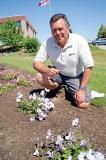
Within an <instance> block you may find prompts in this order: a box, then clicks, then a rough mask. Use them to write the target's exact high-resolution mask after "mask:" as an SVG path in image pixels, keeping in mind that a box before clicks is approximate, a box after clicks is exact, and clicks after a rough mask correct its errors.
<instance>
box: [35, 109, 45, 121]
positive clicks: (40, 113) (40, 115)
mask: <svg viewBox="0 0 106 160" xmlns="http://www.w3.org/2000/svg"><path fill="white" fill-rule="evenodd" d="M37 114H38V116H37V117H38V119H39V120H40V121H43V120H44V119H45V118H46V117H47V115H46V113H44V112H43V111H42V110H41V109H40V108H37Z"/></svg>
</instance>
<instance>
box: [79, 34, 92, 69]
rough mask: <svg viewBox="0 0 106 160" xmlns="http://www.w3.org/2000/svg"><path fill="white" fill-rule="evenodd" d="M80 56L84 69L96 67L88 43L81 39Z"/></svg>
mask: <svg viewBox="0 0 106 160" xmlns="http://www.w3.org/2000/svg"><path fill="white" fill-rule="evenodd" d="M79 56H80V60H81V62H82V63H83V65H84V68H88V67H92V66H94V61H93V58H92V54H91V50H90V48H89V45H88V42H87V41H86V40H85V39H84V38H83V37H81V39H80V41H79Z"/></svg>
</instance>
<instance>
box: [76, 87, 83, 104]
mask: <svg viewBox="0 0 106 160" xmlns="http://www.w3.org/2000/svg"><path fill="white" fill-rule="evenodd" d="M75 99H76V102H77V103H78V104H81V103H83V102H85V91H83V90H80V89H79V90H78V91H77V92H76V94H75Z"/></svg>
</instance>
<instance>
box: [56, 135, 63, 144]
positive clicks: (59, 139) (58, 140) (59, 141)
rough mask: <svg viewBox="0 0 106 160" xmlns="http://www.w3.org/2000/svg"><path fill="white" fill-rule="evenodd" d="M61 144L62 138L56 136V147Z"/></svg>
mask: <svg viewBox="0 0 106 160" xmlns="http://www.w3.org/2000/svg"><path fill="white" fill-rule="evenodd" d="M62 143H63V138H62V137H61V135H58V136H57V139H56V145H62Z"/></svg>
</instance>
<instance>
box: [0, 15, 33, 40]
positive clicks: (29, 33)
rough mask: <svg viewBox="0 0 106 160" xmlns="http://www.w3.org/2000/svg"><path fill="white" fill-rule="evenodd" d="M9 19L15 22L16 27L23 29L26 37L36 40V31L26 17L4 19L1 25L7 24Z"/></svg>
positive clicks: (1, 20)
mask: <svg viewBox="0 0 106 160" xmlns="http://www.w3.org/2000/svg"><path fill="white" fill-rule="evenodd" d="M7 18H9V19H12V20H15V22H16V26H17V27H21V30H22V32H23V36H24V37H29V38H34V37H35V36H36V30H35V28H34V27H33V25H32V24H31V22H30V21H29V20H28V18H27V17H26V16H11V17H2V18H0V24H3V23H5V22H6V20H7Z"/></svg>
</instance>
